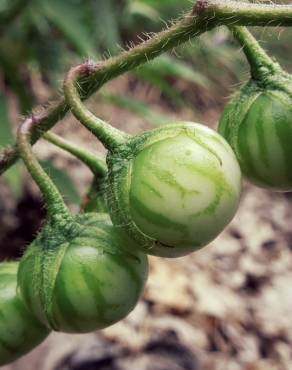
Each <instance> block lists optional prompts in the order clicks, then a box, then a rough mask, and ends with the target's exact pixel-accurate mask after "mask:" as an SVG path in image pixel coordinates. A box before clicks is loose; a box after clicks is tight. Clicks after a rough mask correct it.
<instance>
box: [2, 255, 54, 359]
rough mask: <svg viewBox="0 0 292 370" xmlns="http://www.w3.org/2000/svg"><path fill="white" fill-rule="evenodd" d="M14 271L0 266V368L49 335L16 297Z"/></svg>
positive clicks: (8, 264)
mask: <svg viewBox="0 0 292 370" xmlns="http://www.w3.org/2000/svg"><path fill="white" fill-rule="evenodd" d="M17 269H18V263H17V262H2V263H1V264H0V366H2V365H5V364H8V363H10V362H13V361H15V360H17V359H18V358H19V357H21V356H23V355H24V354H26V353H27V352H29V351H31V350H32V349H33V348H34V347H36V346H37V345H38V344H40V343H41V342H42V341H43V340H44V339H45V338H46V337H47V335H48V334H49V330H48V329H47V328H46V327H45V326H44V325H43V324H41V323H40V322H39V321H38V320H37V319H36V318H35V317H34V316H33V315H32V313H30V312H29V311H28V310H27V308H26V307H25V305H24V303H23V302H22V300H21V298H20V297H19V296H18V295H17V292H16V284H17Z"/></svg>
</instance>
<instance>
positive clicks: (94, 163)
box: [43, 132, 107, 177]
mask: <svg viewBox="0 0 292 370" xmlns="http://www.w3.org/2000/svg"><path fill="white" fill-rule="evenodd" d="M43 138H44V139H46V140H47V141H49V142H50V143H52V144H54V145H56V146H57V147H59V148H61V149H63V150H65V151H66V152H69V153H71V154H72V155H74V156H75V157H77V158H78V159H80V161H81V162H83V163H84V164H85V165H86V166H88V167H89V168H90V170H91V172H92V173H93V174H94V175H95V176H99V177H105V176H106V174H107V167H106V164H105V161H104V160H102V159H101V158H98V157H97V156H96V155H95V154H93V153H91V152H90V151H88V150H86V149H84V148H80V147H79V146H78V145H76V144H73V143H71V142H70V141H68V140H65V139H63V138H62V137H60V136H59V135H56V134H53V133H52V132H47V133H45V134H44V136H43Z"/></svg>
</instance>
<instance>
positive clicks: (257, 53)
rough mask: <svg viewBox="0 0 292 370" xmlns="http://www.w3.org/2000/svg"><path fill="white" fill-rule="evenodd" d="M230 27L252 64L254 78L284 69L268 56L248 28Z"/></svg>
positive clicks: (251, 70)
mask: <svg viewBox="0 0 292 370" xmlns="http://www.w3.org/2000/svg"><path fill="white" fill-rule="evenodd" d="M229 28H230V30H231V31H232V34H233V36H234V37H235V38H236V40H237V41H238V43H239V44H240V45H241V46H242V50H243V52H244V54H245V56H246V58H247V60H248V63H249V65H250V72H251V77H252V78H253V79H255V80H260V79H261V78H262V77H264V75H265V74H271V73H273V74H274V73H278V72H280V71H282V69H281V67H280V65H279V64H278V63H276V62H274V61H273V60H272V59H271V58H270V57H269V56H268V54H267V53H266V52H265V50H264V49H263V48H262V47H261V46H260V44H259V43H258V42H257V40H256V39H255V38H254V36H253V35H252V34H251V33H250V32H249V31H248V30H247V28H245V27H240V26H233V27H229Z"/></svg>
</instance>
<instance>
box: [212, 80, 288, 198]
mask: <svg viewBox="0 0 292 370" xmlns="http://www.w3.org/2000/svg"><path fill="white" fill-rule="evenodd" d="M279 78H280V76H279ZM283 84H284V88H283V89H281V87H280V86H277V85H276V86H274V85H273V84H271V85H267V86H263V85H261V84H259V83H258V82H257V81H255V80H250V81H249V82H248V83H247V84H246V85H245V86H244V87H243V88H242V89H241V90H240V92H239V93H238V94H237V95H236V96H235V97H234V99H233V100H232V101H231V103H230V104H229V105H227V107H226V108H225V111H224V113H223V115H222V117H221V120H220V124H219V132H220V133H221V134H222V135H223V136H224V137H225V139H226V140H227V141H228V142H229V144H230V145H231V146H232V148H233V150H234V151H235V153H236V156H237V158H238V161H239V163H240V166H241V169H242V172H243V174H244V175H245V177H246V178H247V179H248V180H250V181H251V182H253V183H254V184H256V185H258V186H260V187H264V188H268V189H270V190H275V191H291V190H292V80H291V78H290V79H287V81H286V82H285V81H283ZM289 90H291V92H290V93H289Z"/></svg>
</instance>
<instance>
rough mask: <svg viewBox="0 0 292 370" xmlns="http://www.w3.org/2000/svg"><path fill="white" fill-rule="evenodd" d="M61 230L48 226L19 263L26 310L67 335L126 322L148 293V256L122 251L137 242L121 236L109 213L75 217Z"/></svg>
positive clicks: (20, 282)
mask: <svg viewBox="0 0 292 370" xmlns="http://www.w3.org/2000/svg"><path fill="white" fill-rule="evenodd" d="M60 230H62V232H60ZM60 230H56V229H54V228H52V226H50V225H49V224H48V225H47V226H46V227H45V228H44V230H43V231H42V233H41V234H40V236H39V237H38V238H37V239H36V240H35V241H34V242H33V244H32V245H31V246H30V247H29V248H28V250H27V252H26V253H25V255H24V257H23V260H22V261H21V263H20V268H19V274H18V282H19V287H20V291H21V294H22V296H23V299H24V301H25V303H26V305H27V307H29V308H30V310H31V311H32V312H34V314H35V315H36V316H37V317H38V318H39V320H40V321H42V322H43V323H44V324H46V325H47V326H48V327H49V328H51V329H53V330H56V331H63V332H68V333H86V332H90V331H94V330H96V329H103V328H105V327H107V326H109V325H112V324H114V323H116V322H117V321H119V320H121V319H123V318H124V317H125V316H126V315H127V314H128V313H129V312H130V311H131V310H132V309H133V308H134V307H135V305H136V303H137V301H138V299H139V297H140V295H141V293H142V291H143V288H144V284H145V281H146V278H147V273H148V262H147V257H146V256H145V255H144V254H142V253H138V252H132V253H129V252H125V251H123V250H122V247H123V246H124V244H125V243H132V241H128V240H127V239H126V238H124V237H122V236H120V234H119V233H118V231H117V230H116V229H115V228H114V227H113V226H112V223H111V221H110V218H109V216H108V215H107V214H97V213H88V214H83V215H78V216H75V218H74V222H73V223H72V224H71V225H68V227H64V225H62V226H60ZM131 249H132V250H134V249H135V248H134V247H133V248H131Z"/></svg>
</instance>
